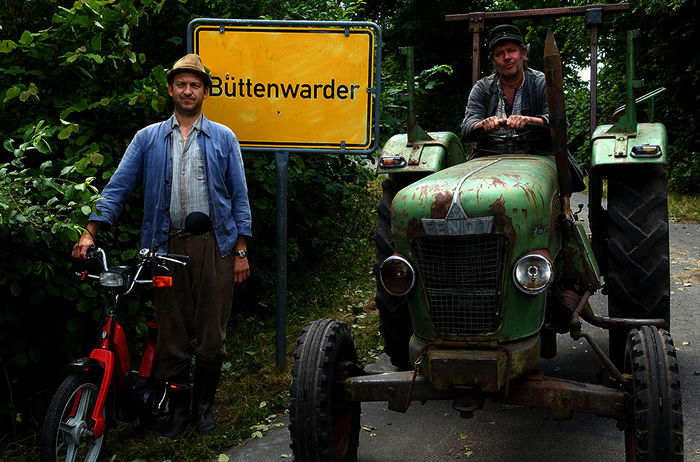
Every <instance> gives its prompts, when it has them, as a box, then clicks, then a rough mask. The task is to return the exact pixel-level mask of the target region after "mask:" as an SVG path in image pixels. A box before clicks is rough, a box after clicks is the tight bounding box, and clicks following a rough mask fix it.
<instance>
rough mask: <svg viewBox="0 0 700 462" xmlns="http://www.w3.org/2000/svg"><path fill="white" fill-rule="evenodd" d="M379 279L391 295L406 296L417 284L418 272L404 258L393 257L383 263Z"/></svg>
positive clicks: (399, 256)
mask: <svg viewBox="0 0 700 462" xmlns="http://www.w3.org/2000/svg"><path fill="white" fill-rule="evenodd" d="M379 279H380V280H381V282H382V285H383V286H384V288H385V289H386V291H387V292H389V293H390V294H391V295H396V296H399V295H406V294H407V293H408V292H409V291H410V290H411V289H412V288H413V285H414V284H415V283H416V272H415V271H414V270H413V266H411V263H409V261H408V260H406V259H405V258H404V257H402V256H401V255H392V256H391V257H389V258H387V259H386V260H384V263H382V266H381V268H380V269H379Z"/></svg>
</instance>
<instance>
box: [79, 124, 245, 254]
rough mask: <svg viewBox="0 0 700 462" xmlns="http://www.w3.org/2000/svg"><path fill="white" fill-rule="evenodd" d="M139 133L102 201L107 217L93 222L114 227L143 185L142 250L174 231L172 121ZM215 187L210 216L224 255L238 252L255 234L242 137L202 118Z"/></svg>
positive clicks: (211, 186)
mask: <svg viewBox="0 0 700 462" xmlns="http://www.w3.org/2000/svg"><path fill="white" fill-rule="evenodd" d="M173 117H175V116H174V115H173V116H171V118H170V119H168V120H166V121H164V122H159V123H155V124H153V125H149V126H148V127H146V128H143V129H141V130H139V131H138V132H137V133H136V135H135V136H134V139H133V140H132V141H131V144H130V145H129V147H128V148H127V149H126V152H125V153H124V157H123V158H122V160H121V162H120V163H119V167H117V170H116V171H115V172H114V175H112V178H111V179H110V180H109V183H107V186H105V188H104V190H103V191H102V197H103V198H104V199H102V200H99V201H98V202H97V209H98V210H99V211H100V212H101V213H102V216H99V215H97V214H95V213H93V214H92V215H90V220H91V221H99V222H103V223H107V224H109V225H113V224H114V223H115V222H116V221H117V217H118V216H119V214H120V213H121V211H122V209H123V208H124V205H125V204H126V202H127V201H128V200H129V198H130V197H131V195H132V194H133V192H134V190H136V188H137V187H138V186H139V185H143V189H144V191H143V197H144V204H143V223H142V225H141V247H142V248H143V247H149V248H150V247H153V246H156V245H159V244H161V243H163V242H164V241H165V240H166V239H167V236H168V231H169V229H170V192H171V179H172V163H171V158H170V157H171V156H170V153H171V150H172V131H173V128H172V118H173ZM197 142H198V143H199V149H200V151H201V153H202V158H203V160H204V171H205V172H206V175H207V184H208V189H209V213H210V215H211V220H212V225H213V228H214V234H215V235H216V241H217V243H218V245H219V251H220V252H221V256H222V257H225V256H227V255H228V254H230V253H231V251H232V250H233V248H234V246H235V244H236V239H238V235H239V234H241V235H243V236H252V230H251V217H250V204H249V203H248V187H247V186H246V181H245V172H244V169H243V158H242V157H241V148H240V146H239V144H238V139H237V138H236V135H234V134H233V132H232V131H231V130H230V129H229V128H228V127H226V126H224V125H221V124H219V123H216V122H213V121H210V120H208V119H206V118H205V117H202V130H201V132H199V135H198V137H197Z"/></svg>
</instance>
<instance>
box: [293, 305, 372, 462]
mask: <svg viewBox="0 0 700 462" xmlns="http://www.w3.org/2000/svg"><path fill="white" fill-rule="evenodd" d="M348 363H349V364H353V363H357V351H356V349H355V342H354V341H353V338H352V335H351V333H350V329H349V328H348V326H347V324H345V323H343V322H340V321H336V320H334V319H320V320H318V321H314V322H312V323H310V324H309V325H307V326H306V327H305V328H304V331H303V332H302V334H301V337H299V341H298V343H297V349H296V351H295V352H294V365H293V366H292V383H291V385H290V387H289V391H290V395H291V399H290V404H289V432H290V435H291V448H292V451H293V452H294V460H298V461H305V462H353V461H355V460H357V447H358V445H359V442H360V403H359V402H349V401H346V400H345V397H344V393H343V389H342V387H340V386H339V383H340V382H341V381H342V380H343V379H345V378H346V375H347V374H348V373H347V371H348V370H349V368H348V367H347V364H348Z"/></svg>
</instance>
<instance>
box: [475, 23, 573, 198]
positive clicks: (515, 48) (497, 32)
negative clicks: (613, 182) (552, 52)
mask: <svg viewBox="0 0 700 462" xmlns="http://www.w3.org/2000/svg"><path fill="white" fill-rule="evenodd" d="M488 44H489V58H490V59H491V61H492V62H493V67H494V73H493V74H491V75H489V76H487V77H484V78H482V79H481V80H479V81H478V82H477V83H476V84H475V85H474V87H473V88H472V90H471V93H470V94H469V101H468V103H467V108H466V110H465V114H464V120H463V121H462V136H463V137H464V138H465V139H467V140H470V141H475V142H476V146H475V149H474V151H473V154H472V157H479V156H482V155H486V154H488V153H493V152H504V151H503V147H504V146H505V145H506V144H505V143H502V142H498V140H497V139H496V138H495V137H493V136H484V135H488V134H497V135H506V134H507V133H508V131H514V130H518V131H520V130H524V129H525V128H526V124H535V125H539V126H541V127H542V128H544V129H546V127H548V126H549V114H548V109H547V94H546V91H545V77H544V74H543V73H542V72H540V71H538V70H535V69H531V68H529V67H528V66H527V53H528V46H527V45H526V44H525V40H524V39H523V35H522V34H521V33H520V29H518V27H517V26H514V25H511V24H501V25H499V26H496V27H494V28H493V30H491V33H490V34H489V41H488ZM542 134H543V136H533V137H529V138H528V142H527V143H519V153H526V154H551V153H552V148H551V140H550V137H549V134H548V132H547V131H546V130H542ZM533 135H534V134H533ZM569 176H570V177H571V180H572V183H571V184H572V187H573V190H574V191H581V190H583V189H584V187H585V186H584V184H583V174H582V172H581V169H580V168H579V166H578V164H577V163H576V160H575V159H574V158H573V156H571V154H569Z"/></svg>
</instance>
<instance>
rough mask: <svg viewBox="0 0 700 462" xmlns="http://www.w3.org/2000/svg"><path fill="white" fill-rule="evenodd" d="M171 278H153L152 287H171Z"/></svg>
mask: <svg viewBox="0 0 700 462" xmlns="http://www.w3.org/2000/svg"><path fill="white" fill-rule="evenodd" d="M172 286H173V278H172V276H153V287H172Z"/></svg>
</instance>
